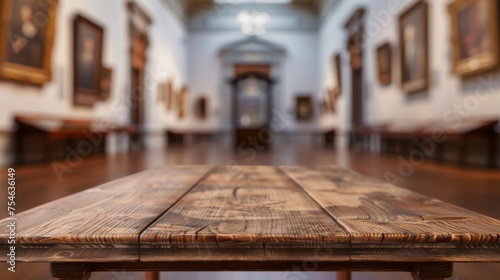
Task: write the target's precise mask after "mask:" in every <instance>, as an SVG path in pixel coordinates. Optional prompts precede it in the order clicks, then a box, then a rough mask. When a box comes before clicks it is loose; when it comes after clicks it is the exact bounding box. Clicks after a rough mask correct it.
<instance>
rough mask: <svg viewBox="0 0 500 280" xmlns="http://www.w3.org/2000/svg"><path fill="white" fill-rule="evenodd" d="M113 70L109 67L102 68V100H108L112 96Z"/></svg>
mask: <svg viewBox="0 0 500 280" xmlns="http://www.w3.org/2000/svg"><path fill="white" fill-rule="evenodd" d="M112 77H113V70H112V69H111V68H109V67H104V66H103V67H102V69H101V83H100V85H101V86H100V87H101V92H100V98H99V99H100V100H108V99H109V97H110V95H111V84H112Z"/></svg>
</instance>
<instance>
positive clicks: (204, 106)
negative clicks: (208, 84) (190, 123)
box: [194, 96, 208, 120]
mask: <svg viewBox="0 0 500 280" xmlns="http://www.w3.org/2000/svg"><path fill="white" fill-rule="evenodd" d="M194 112H195V116H196V117H197V118H198V119H200V120H206V119H207V117H208V99H207V97H205V96H199V97H198V98H196V101H195V103H194Z"/></svg>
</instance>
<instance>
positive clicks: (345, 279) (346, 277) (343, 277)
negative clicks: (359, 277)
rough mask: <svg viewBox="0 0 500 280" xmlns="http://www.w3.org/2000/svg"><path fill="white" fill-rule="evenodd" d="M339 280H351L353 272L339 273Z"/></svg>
mask: <svg viewBox="0 0 500 280" xmlns="http://www.w3.org/2000/svg"><path fill="white" fill-rule="evenodd" d="M337 280H351V272H350V271H339V272H337Z"/></svg>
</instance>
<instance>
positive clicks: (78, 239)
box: [0, 166, 211, 262]
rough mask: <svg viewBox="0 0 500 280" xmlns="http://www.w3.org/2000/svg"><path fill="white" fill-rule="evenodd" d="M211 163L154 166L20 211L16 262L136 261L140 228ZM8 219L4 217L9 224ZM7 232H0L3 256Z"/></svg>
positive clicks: (204, 172)
mask: <svg viewBox="0 0 500 280" xmlns="http://www.w3.org/2000/svg"><path fill="white" fill-rule="evenodd" d="M210 168H211V167H208V166H185V167H168V168H159V169H153V170H150V171H145V172H141V173H138V174H135V175H132V176H129V177H126V178H123V179H120V180H116V181H113V182H111V183H108V184H104V185H101V186H99V187H95V188H92V189H89V190H86V191H83V192H80V193H77V194H74V195H71V196H68V197H66V198H62V199H60V200H56V201H53V202H51V203H48V204H45V205H42V206H39V207H36V208H34V209H32V210H28V211H26V212H23V213H20V214H19V215H17V219H18V223H17V238H16V243H17V255H16V257H17V260H18V261H66V262H67V261H86V260H87V261H98V260H102V261H137V260H139V244H138V242H139V235H140V233H141V231H142V230H143V229H144V228H146V227H147V226H148V225H149V224H150V223H151V222H153V221H154V219H155V218H157V217H158V216H159V215H161V214H162V213H163V212H165V210H166V209H168V207H170V206H171V205H172V204H174V203H175V202H176V201H177V200H178V199H179V198H181V197H182V196H183V195H184V194H185V193H186V192H188V191H189V190H190V188H191V187H192V186H193V185H194V184H196V182H197V181H199V180H200V179H201V178H203V176H204V175H205V174H207V172H208V171H209V170H210ZM7 223H8V220H2V221H0V226H1V228H6V225H7ZM7 239H8V234H7V232H6V231H3V230H2V232H1V234H0V244H1V247H0V253H1V256H0V259H2V260H5V258H6V247H7V245H6V244H7Z"/></svg>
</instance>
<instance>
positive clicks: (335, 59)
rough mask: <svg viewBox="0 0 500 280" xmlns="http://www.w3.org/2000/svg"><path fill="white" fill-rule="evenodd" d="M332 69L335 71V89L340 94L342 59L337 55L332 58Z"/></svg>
mask: <svg viewBox="0 0 500 280" xmlns="http://www.w3.org/2000/svg"><path fill="white" fill-rule="evenodd" d="M333 69H335V77H334V80H335V83H336V85H337V86H336V87H337V88H338V90H339V93H341V92H342V58H341V56H340V54H339V53H337V54H335V55H334V56H333Z"/></svg>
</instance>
